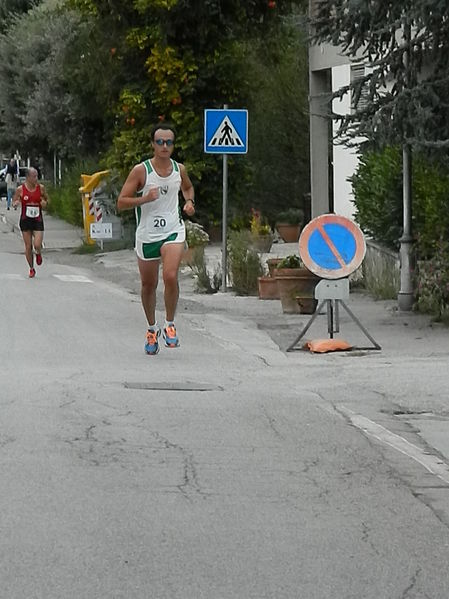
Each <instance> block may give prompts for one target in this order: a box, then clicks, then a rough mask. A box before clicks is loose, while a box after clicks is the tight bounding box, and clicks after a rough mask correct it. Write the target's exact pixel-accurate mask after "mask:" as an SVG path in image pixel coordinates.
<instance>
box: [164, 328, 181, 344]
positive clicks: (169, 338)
mask: <svg viewBox="0 0 449 599" xmlns="http://www.w3.org/2000/svg"><path fill="white" fill-rule="evenodd" d="M162 336H163V337H164V340H165V345H166V346H167V347H178V346H179V339H178V335H177V334H176V327H175V325H174V324H173V323H170V324H169V325H167V326H166V327H165V328H164V332H163V335H162Z"/></svg>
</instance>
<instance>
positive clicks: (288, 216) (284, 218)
mask: <svg viewBox="0 0 449 599" xmlns="http://www.w3.org/2000/svg"><path fill="white" fill-rule="evenodd" d="M275 220H276V222H277V223H287V224H289V225H302V224H303V222H304V210H301V209H300V208H290V209H289V210H282V211H281V212H278V213H277V214H276V218H275Z"/></svg>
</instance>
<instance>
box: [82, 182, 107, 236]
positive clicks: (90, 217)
mask: <svg viewBox="0 0 449 599" xmlns="http://www.w3.org/2000/svg"><path fill="white" fill-rule="evenodd" d="M109 173H110V171H98V172H97V173H94V174H93V175H81V181H82V186H81V187H80V188H79V191H80V193H81V201H82V203H83V222H84V233H85V235H86V243H87V244H89V245H93V244H94V243H95V239H92V237H91V236H90V225H91V223H94V222H95V214H94V206H93V200H92V192H93V191H94V189H96V187H98V184H99V183H100V181H101V180H102V179H104V178H105V177H106V176H107V175H108V174H109Z"/></svg>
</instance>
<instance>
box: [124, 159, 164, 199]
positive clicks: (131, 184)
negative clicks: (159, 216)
mask: <svg viewBox="0 0 449 599" xmlns="http://www.w3.org/2000/svg"><path fill="white" fill-rule="evenodd" d="M144 185H145V167H144V165H143V164H138V165H136V166H135V167H134V168H133V169H132V171H131V172H130V173H129V175H128V177H127V179H126V181H125V183H124V184H123V187H122V190H121V192H120V194H119V196H118V199H117V208H118V210H131V209H132V208H135V207H136V206H140V205H141V204H146V203H147V202H153V201H154V200H157V198H158V197H159V189H158V188H157V187H154V188H152V189H150V190H149V192H148V193H147V194H145V195H144V196H139V197H137V196H136V193H137V191H138V190H139V189H142V187H143V186H144Z"/></svg>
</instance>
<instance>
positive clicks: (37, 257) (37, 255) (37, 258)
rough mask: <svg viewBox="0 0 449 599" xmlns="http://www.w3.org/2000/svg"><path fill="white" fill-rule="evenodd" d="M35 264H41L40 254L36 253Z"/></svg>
mask: <svg viewBox="0 0 449 599" xmlns="http://www.w3.org/2000/svg"><path fill="white" fill-rule="evenodd" d="M36 264H37V265H38V266H40V265H41V264H42V254H36Z"/></svg>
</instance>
